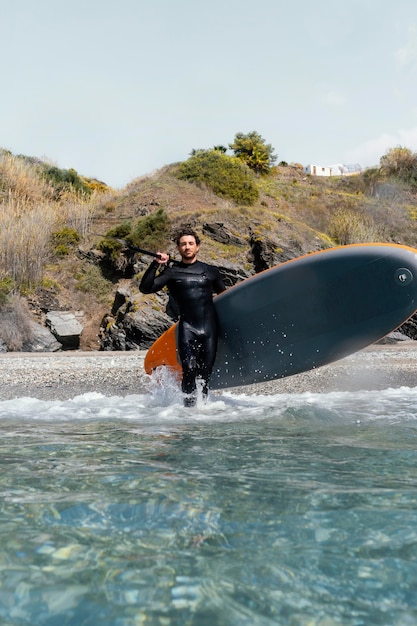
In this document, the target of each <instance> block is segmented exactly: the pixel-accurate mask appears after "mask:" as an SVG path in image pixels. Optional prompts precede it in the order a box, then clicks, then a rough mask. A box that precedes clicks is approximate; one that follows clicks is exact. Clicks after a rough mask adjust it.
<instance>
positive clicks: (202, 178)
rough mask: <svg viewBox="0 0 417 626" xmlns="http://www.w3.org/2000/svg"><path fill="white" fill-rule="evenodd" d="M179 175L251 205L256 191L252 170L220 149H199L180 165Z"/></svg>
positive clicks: (257, 192) (256, 195)
mask: <svg viewBox="0 0 417 626" xmlns="http://www.w3.org/2000/svg"><path fill="white" fill-rule="evenodd" d="M177 175H178V178H180V179H182V180H188V181H191V182H194V183H200V184H204V185H206V186H207V187H209V188H210V189H212V190H213V191H214V193H215V194H217V195H218V196H221V197H224V198H230V199H231V200H233V201H234V202H236V203H237V204H243V205H247V206H251V205H252V204H254V202H255V201H256V200H257V199H258V196H259V191H258V187H257V185H256V180H255V177H254V174H253V173H252V172H251V171H250V169H249V168H248V167H247V165H245V164H244V163H243V162H242V161H241V160H239V159H238V158H237V157H232V156H227V155H226V154H223V153H222V152H220V151H219V150H198V151H196V152H195V153H194V154H193V155H192V156H191V157H190V158H189V159H188V160H187V161H184V162H183V163H181V165H180V166H179V171H178V174H177Z"/></svg>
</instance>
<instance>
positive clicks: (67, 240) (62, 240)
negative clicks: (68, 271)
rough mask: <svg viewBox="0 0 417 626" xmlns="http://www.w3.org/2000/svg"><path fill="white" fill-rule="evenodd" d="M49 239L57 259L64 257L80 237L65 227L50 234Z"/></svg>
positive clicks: (72, 229)
mask: <svg viewBox="0 0 417 626" xmlns="http://www.w3.org/2000/svg"><path fill="white" fill-rule="evenodd" d="M51 239H52V248H53V252H54V254H55V255H56V256H58V257H64V256H67V254H69V253H70V252H71V250H72V249H73V248H74V247H75V246H76V245H77V244H78V242H79V241H80V235H79V234H78V233H77V231H76V230H74V228H68V226H65V227H64V228H62V229H61V230H57V231H55V232H54V233H52V237H51Z"/></svg>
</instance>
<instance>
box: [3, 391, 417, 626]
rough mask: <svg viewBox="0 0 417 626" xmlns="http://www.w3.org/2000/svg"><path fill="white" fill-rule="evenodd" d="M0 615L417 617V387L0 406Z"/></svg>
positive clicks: (363, 621) (58, 621)
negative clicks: (192, 402)
mask: <svg viewBox="0 0 417 626" xmlns="http://www.w3.org/2000/svg"><path fill="white" fill-rule="evenodd" d="M0 432H1V439H0V446H1V454H0V495H1V501H0V624H1V626H139V625H145V626H194V625H195V626H229V625H230V626H232V625H233V626H241V625H242V626H269V625H272V624H279V625H291V626H314V625H317V626H318V625H320V626H331V625H336V624H338V625H339V624H343V625H346V626H348V625H349V626H354V625H355V626H357V625H366V626H370V625H372V626H375V625H378V624H381V625H398V626H408V625H414V624H417V451H416V448H417V388H415V389H411V388H402V389H395V390H393V389H386V390H385V391H382V392H381V391H378V392H355V393H330V394H311V393H303V394H299V395H297V394H289V395H282V394H280V395H246V394H236V393H233V392H222V393H220V392H219V393H215V394H212V395H211V396H210V399H209V401H208V403H207V404H202V403H199V404H198V405H197V407H194V408H192V409H185V408H184V407H183V406H182V403H181V398H180V396H179V395H178V393H177V392H176V391H175V390H173V388H172V387H171V386H170V385H169V384H166V381H165V382H163V384H160V382H159V383H158V382H157V383H155V385H154V386H153V387H151V388H150V389H149V390H146V392H145V393H143V394H138V395H129V396H120V397H116V396H113V397H105V396H104V395H101V394H97V393H87V394H85V395H81V396H78V397H74V398H72V399H69V400H65V401H63V400H53V401H42V400H38V399H35V398H17V399H14V400H10V401H2V402H0Z"/></svg>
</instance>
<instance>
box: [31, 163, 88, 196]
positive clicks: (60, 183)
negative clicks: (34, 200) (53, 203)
mask: <svg viewBox="0 0 417 626" xmlns="http://www.w3.org/2000/svg"><path fill="white" fill-rule="evenodd" d="M43 177H44V179H45V180H46V181H47V182H48V183H50V184H51V185H52V187H53V188H54V189H55V193H56V196H58V197H60V196H62V195H63V194H64V193H65V192H66V191H69V192H72V193H74V192H75V193H76V194H79V195H82V196H91V194H92V193H93V189H92V187H91V186H90V185H89V184H87V183H86V182H85V180H83V179H82V178H81V176H80V175H79V174H78V172H77V171H76V170H74V169H73V168H72V167H71V168H70V169H69V170H65V169H61V168H59V167H56V166H55V165H50V166H45V167H44V171H43Z"/></svg>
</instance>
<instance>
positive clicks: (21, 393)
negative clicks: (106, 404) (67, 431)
mask: <svg viewBox="0 0 417 626" xmlns="http://www.w3.org/2000/svg"><path fill="white" fill-rule="evenodd" d="M144 357H145V352H144V351H137V352H136V351H134V352H98V351H97V352H80V351H77V352H74V351H71V352H70V351H68V352H58V353H56V352H55V353H22V352H8V353H4V354H0V372H1V379H2V385H1V388H0V400H10V399H13V398H19V397H32V398H39V399H43V400H56V399H60V400H61V399H62V400H65V399H68V398H72V397H74V396H76V395H81V394H84V393H88V392H99V393H102V394H104V395H107V396H114V395H120V396H126V395H130V394H135V393H144V392H145V391H146V389H147V388H149V383H150V378H149V376H147V375H146V373H145V371H144V369H143V360H144ZM416 386H417V342H416V341H403V342H398V343H395V344H382V345H381V344H378V345H373V346H370V347H368V348H366V349H364V350H362V351H360V352H357V353H355V354H353V355H351V356H349V357H346V358H344V359H341V360H340V361H337V362H335V363H332V364H330V365H326V366H323V367H321V368H318V369H317V370H312V371H309V372H304V373H302V374H297V375H295V376H290V377H288V378H283V379H279V380H276V381H272V382H266V383H263V384H257V385H250V386H246V387H240V388H239V387H236V388H234V389H233V390H231V391H232V392H235V393H242V392H243V393H246V394H279V393H304V392H312V393H328V392H331V391H358V390H378V389H387V388H399V387H416ZM212 393H213V394H218V393H221V392H217V391H213V392H212Z"/></svg>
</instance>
